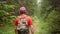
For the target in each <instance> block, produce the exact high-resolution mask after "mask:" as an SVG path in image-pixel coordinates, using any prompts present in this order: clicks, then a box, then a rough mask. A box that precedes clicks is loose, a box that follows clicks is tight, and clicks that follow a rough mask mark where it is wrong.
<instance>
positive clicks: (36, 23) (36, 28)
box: [33, 21, 39, 32]
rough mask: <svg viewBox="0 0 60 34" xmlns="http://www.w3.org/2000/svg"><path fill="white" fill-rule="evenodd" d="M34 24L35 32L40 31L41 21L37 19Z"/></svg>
mask: <svg viewBox="0 0 60 34" xmlns="http://www.w3.org/2000/svg"><path fill="white" fill-rule="evenodd" d="M33 26H34V31H35V32H39V22H38V21H35V23H34V24H33Z"/></svg>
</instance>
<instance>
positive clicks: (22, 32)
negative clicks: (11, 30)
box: [17, 30, 29, 34]
mask: <svg viewBox="0 0 60 34" xmlns="http://www.w3.org/2000/svg"><path fill="white" fill-rule="evenodd" d="M17 32H18V34H29V32H28V31H20V30H17Z"/></svg>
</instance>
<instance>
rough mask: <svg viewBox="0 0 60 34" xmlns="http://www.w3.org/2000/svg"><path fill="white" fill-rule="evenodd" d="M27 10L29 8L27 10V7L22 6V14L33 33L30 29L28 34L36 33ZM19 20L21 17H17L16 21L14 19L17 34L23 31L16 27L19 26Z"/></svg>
mask: <svg viewBox="0 0 60 34" xmlns="http://www.w3.org/2000/svg"><path fill="white" fill-rule="evenodd" d="M26 12H27V10H26V8H25V7H21V8H20V16H21V17H25V18H26V21H27V24H28V27H29V29H30V31H31V33H30V31H29V32H28V34H34V29H33V23H32V19H31V17H30V16H28V15H26ZM18 21H19V18H18V17H17V18H16V19H15V21H14V26H15V32H16V34H21V33H20V32H19V31H18V30H17V29H16V28H17V26H18Z"/></svg>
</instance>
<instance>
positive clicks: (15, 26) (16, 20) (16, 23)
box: [14, 18, 18, 34]
mask: <svg viewBox="0 0 60 34" xmlns="http://www.w3.org/2000/svg"><path fill="white" fill-rule="evenodd" d="M17 25H18V18H16V19H15V21H14V28H15V34H17V30H16V28H17Z"/></svg>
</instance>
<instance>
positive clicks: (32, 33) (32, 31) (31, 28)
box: [29, 25, 34, 34]
mask: <svg viewBox="0 0 60 34" xmlns="http://www.w3.org/2000/svg"><path fill="white" fill-rule="evenodd" d="M29 28H30V30H31V34H34V29H33V25H31V26H30V27H29Z"/></svg>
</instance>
